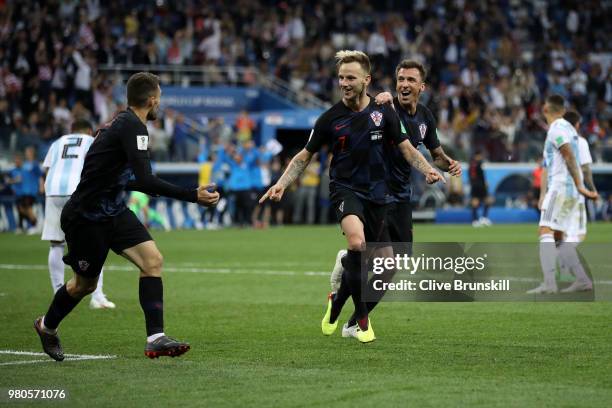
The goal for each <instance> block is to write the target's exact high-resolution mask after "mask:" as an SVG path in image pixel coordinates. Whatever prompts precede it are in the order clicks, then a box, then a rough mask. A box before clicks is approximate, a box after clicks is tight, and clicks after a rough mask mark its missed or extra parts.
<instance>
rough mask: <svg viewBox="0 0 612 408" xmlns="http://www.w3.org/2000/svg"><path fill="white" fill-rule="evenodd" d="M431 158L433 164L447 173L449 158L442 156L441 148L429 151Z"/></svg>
mask: <svg viewBox="0 0 612 408" xmlns="http://www.w3.org/2000/svg"><path fill="white" fill-rule="evenodd" d="M429 153H431V157H432V158H433V163H434V164H435V165H436V167H437V168H439V169H440V170H442V171H448V169H449V168H450V163H451V161H450V158H449V157H448V156H447V155H446V154H444V150H442V147H441V146H438V147H436V148H435V149H433V150H430V151H429Z"/></svg>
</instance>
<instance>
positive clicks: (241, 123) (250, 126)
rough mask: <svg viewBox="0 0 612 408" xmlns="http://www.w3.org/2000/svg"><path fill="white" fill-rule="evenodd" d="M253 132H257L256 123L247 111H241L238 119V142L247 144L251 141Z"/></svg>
mask: <svg viewBox="0 0 612 408" xmlns="http://www.w3.org/2000/svg"><path fill="white" fill-rule="evenodd" d="M253 130H255V121H254V120H253V119H251V117H250V116H249V113H248V112H247V111H246V110H244V109H243V110H241V111H240V114H239V115H238V117H237V118H236V131H237V133H238V141H240V142H245V141H249V140H251V139H252V137H253Z"/></svg>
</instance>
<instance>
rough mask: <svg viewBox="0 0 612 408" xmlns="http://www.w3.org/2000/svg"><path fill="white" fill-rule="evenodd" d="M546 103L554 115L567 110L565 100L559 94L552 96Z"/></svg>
mask: <svg viewBox="0 0 612 408" xmlns="http://www.w3.org/2000/svg"><path fill="white" fill-rule="evenodd" d="M546 103H547V104H548V106H550V108H551V110H552V111H553V112H554V113H560V112H563V110H564V109H565V98H564V97H563V96H561V95H559V94H552V95H549V96H548V98H546Z"/></svg>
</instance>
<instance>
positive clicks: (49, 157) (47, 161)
mask: <svg viewBox="0 0 612 408" xmlns="http://www.w3.org/2000/svg"><path fill="white" fill-rule="evenodd" d="M56 150H57V142H55V143H53V144H52V145H51V147H50V148H49V150H48V151H47V155H46V156H45V160H44V161H43V165H42V166H43V168H45V169H49V168H51V166H52V165H53V156H54V155H55V151H56Z"/></svg>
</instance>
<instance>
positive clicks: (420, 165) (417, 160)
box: [407, 150, 431, 174]
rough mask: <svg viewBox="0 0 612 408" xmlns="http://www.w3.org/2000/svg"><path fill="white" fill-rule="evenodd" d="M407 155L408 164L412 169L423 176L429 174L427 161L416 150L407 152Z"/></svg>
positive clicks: (429, 167)
mask: <svg viewBox="0 0 612 408" xmlns="http://www.w3.org/2000/svg"><path fill="white" fill-rule="evenodd" d="M407 153H408V157H407V160H408V163H410V165H411V166H412V167H414V168H415V169H417V170H418V171H420V172H421V173H423V174H427V172H429V170H430V169H431V166H430V165H429V163H427V160H425V158H424V157H423V155H422V154H420V153H419V152H418V150H409V151H408V152H407Z"/></svg>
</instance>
